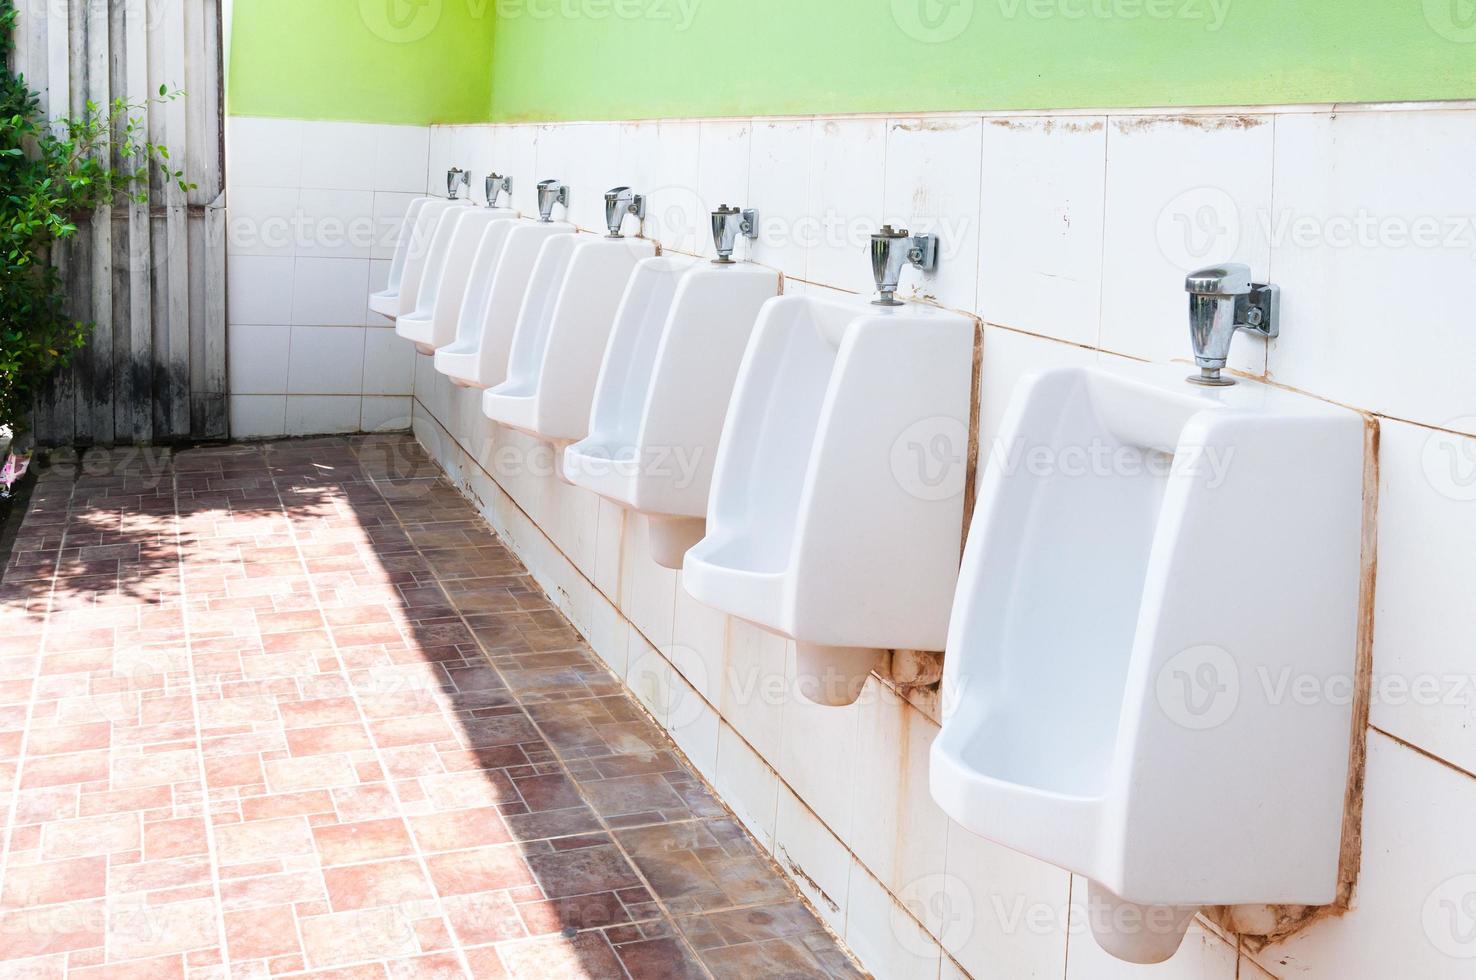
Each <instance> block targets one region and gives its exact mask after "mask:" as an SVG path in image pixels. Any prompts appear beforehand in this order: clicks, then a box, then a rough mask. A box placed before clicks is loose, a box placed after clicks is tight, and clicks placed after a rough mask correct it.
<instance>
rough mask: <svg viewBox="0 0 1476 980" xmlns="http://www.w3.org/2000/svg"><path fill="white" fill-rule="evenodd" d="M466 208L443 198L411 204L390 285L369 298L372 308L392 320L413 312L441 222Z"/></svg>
mask: <svg viewBox="0 0 1476 980" xmlns="http://www.w3.org/2000/svg"><path fill="white" fill-rule="evenodd" d="M416 205H419V207H418V208H417V207H416ZM465 206H466V202H465V201H451V200H447V199H446V198H440V197H423V198H417V199H416V200H414V201H412V202H411V203H410V208H409V210H407V211H406V214H405V222H404V224H402V225H401V226H400V237H399V239H398V240H397V241H396V244H395V255H394V258H393V259H392V260H391V261H390V278H389V282H388V284H387V285H386V286H385V288H384V289H382V290H379V291H378V292H374V293H371V294H370V295H369V309H371V310H373V311H374V312H375V313H378V314H379V315H380V316H385V317H389V318H390V319H391V320H393V319H397V318H398V317H399V316H400V315H401V314H402V313H409V312H410V311H411V310H412V309H414V304H415V298H416V296H417V294H418V293H419V292H420V283H421V280H422V278H423V274H424V272H425V263H426V259H427V258H428V257H429V254H430V247H431V242H432V241H433V240H434V239H435V235H436V230H437V228H439V227H440V223H441V219H442V218H443V217H445V215H446V212H447V211H448V210H449V209H451V208H453V207H465Z"/></svg>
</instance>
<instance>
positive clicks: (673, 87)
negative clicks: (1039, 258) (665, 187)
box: [227, 0, 1476, 123]
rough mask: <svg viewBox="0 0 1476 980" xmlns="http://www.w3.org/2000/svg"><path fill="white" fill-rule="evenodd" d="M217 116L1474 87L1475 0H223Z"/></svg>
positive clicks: (919, 105)
mask: <svg viewBox="0 0 1476 980" xmlns="http://www.w3.org/2000/svg"><path fill="white" fill-rule="evenodd" d="M233 26H234V37H233V49H232V62H231V71H230V80H229V85H228V89H227V100H228V108H229V111H230V112H232V113H234V114H239V115H265V116H288V117H296V118H309V119H354V120H366V121H375V122H402V123H431V122H482V121H486V120H489V119H492V120H497V121H514V120H526V119H540V120H541V119H549V120H558V119H631V118H652V117H661V116H715V115H737V116H745V115H755V114H765V115H768V114H773V115H783V114H806V113H819V112H909V111H923V110H947V109H1029V108H1069V107H1079V106H1100V107H1114V106H1145V105H1148V106H1173V105H1216V104H1250V105H1259V104H1270V103H1295V102H1370V101H1386V100H1387V101H1398V100H1423V99H1464V98H1472V97H1476V4H1473V0H236V2H235V23H234V25H233Z"/></svg>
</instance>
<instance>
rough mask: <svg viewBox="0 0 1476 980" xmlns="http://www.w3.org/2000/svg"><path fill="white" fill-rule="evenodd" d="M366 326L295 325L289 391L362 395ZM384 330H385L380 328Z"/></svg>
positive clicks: (308, 393)
mask: <svg viewBox="0 0 1476 980" xmlns="http://www.w3.org/2000/svg"><path fill="white" fill-rule="evenodd" d="M366 329H367V328H365V327H293V328H292V364H291V370H290V371H289V374H288V379H287V393H288V394H289V395H358V394H361V393H362V392H363V387H364V331H365V330H366ZM380 332H383V331H380Z"/></svg>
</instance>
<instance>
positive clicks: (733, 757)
mask: <svg viewBox="0 0 1476 980" xmlns="http://www.w3.org/2000/svg"><path fill="white" fill-rule="evenodd" d="M723 714H724V717H726V715H727V712H726V711H724V712H723ZM713 785H715V786H716V787H717V791H718V794H719V795H720V796H722V798H723V802H724V803H726V804H727V805H728V807H729V808H730V809H731V810H732V811H733V812H734V813H735V814H736V815H737V816H738V819H739V820H740V821H742V823H743V826H745V827H747V828H748V832H749V833H750V834H753V836H754V837H757V838H758V840H759V843H760V844H762V845H763V846H764V847H765V848H766V849H768V850H771V851H772V850H773V848H774V820H775V818H776V816H777V813H778V811H777V807H778V799H779V796H778V794H779V777H778V776H776V775H775V774H774V770H773V769H771V768H769V765H768V763H766V762H764V760H763V759H762V758H761V757H760V756H759V755H758V753H756V752H754V750H753V749H752V748H750V747H749V746H748V744H747V743H746V742H745V741H744V740H743V738H742V736H740V735H739V734H738V733H737V732H735V731H734V730H733V729H732V728H731V727H729V726H728V725H727V724H721V725H720V726H719V728H718V756H717V778H716V779H715V780H714V781H713Z"/></svg>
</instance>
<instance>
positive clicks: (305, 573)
mask: <svg viewBox="0 0 1476 980" xmlns="http://www.w3.org/2000/svg"><path fill="white" fill-rule="evenodd" d="M0 588H3V591H0V791H3V792H4V795H3V796H0V807H3V810H0V813H3V820H4V840H3V844H4V863H3V866H0V978H10V977H17V976H24V977H51V976H61V975H63V974H68V975H71V976H75V977H141V978H142V977H147V978H150V980H153V978H168V977H179V976H191V977H206V976H210V977H223V976H232V977H257V976H262V977H264V976H272V975H301V974H303V973H311V974H313V975H323V976H326V975H329V974H330V973H331V975H332V976H335V977H355V978H357V977H385V976H389V977H410V976H427V977H430V976H434V977H456V976H464V975H472V976H477V977H503V976H514V977H538V978H548V977H580V976H585V977H623V976H626V975H629V976H632V977H636V978H647V977H650V978H656V977H662V978H665V977H687V976H709V975H711V976H716V977H743V978H748V980H751V978H755V977H776V976H785V977H838V976H856V975H857V972H856V970H855V969H854V967H853V966H852V965H851V963H850V961H849V960H847V958H846V957H845V955H844V954H843V953H842V952H841V950H840V949H839V948H838V947H837V946H836V944H835V943H834V942H833V941H832V940H831V938H830V937H829V935H828V934H827V933H826V932H825V931H824V930H823V929H822V928H821V927H820V926H819V925H818V923H817V921H816V920H815V919H814V917H813V916H812V915H811V914H810V913H809V912H808V911H807V910H806V909H805V907H804V906H803V905H802V904H801V903H799V902H798V901H797V900H796V899H795V897H794V893H793V892H791V890H790V889H789V887H788V885H787V883H786V882H785V881H784V880H783V879H782V878H781V877H780V876H779V875H778V873H777V871H776V870H775V869H774V867H773V865H771V864H770V863H769V862H768V861H767V860H766V859H765V858H764V857H763V855H762V854H761V852H760V851H758V850H757V848H756V846H755V844H754V843H753V842H752V841H751V840H750V839H749V838H748V837H747V836H746V835H745V833H744V832H743V830H742V828H741V827H740V826H739V825H738V824H737V823H735V821H734V820H733V819H732V817H731V815H730V814H729V813H728V812H727V811H726V810H725V809H724V808H723V806H722V805H721V804H719V803H718V802H717V801H716V800H715V799H714V798H713V797H712V796H711V795H709V793H708V791H707V790H706V788H705V787H704V786H703V784H702V783H701V781H700V780H698V779H697V778H696V777H695V776H693V775H692V773H691V772H690V771H688V770H687V769H685V768H684V767H683V765H682V763H681V762H680V761H678V759H677V758H676V757H675V756H674V755H673V752H672V746H671V743H670V742H668V741H667V739H666V738H665V737H664V736H663V735H662V733H661V732H660V731H659V730H658V729H657V728H656V727H655V726H654V725H653V724H652V723H651V722H649V721H648V720H647V719H646V718H645V716H644V715H642V714H641V712H640V711H639V710H637V708H636V707H635V703H634V702H633V701H632V700H631V699H630V698H628V697H627V696H626V695H625V694H624V693H623V691H622V689H621V687H620V685H619V683H618V682H617V681H616V680H615V679H614V678H613V677H611V676H610V675H609V674H607V673H606V672H605V670H604V669H603V667H601V666H600V665H598V664H597V663H596V662H595V661H594V660H593V659H592V658H591V656H590V655H589V653H588V651H587V650H586V648H585V647H584V645H583V644H582V643H581V642H580V639H579V637H578V636H577V635H576V634H575V633H574V631H573V630H572V629H571V628H570V627H569V625H568V624H567V623H566V622H565V621H564V619H563V618H562V617H561V616H560V614H559V613H558V612H557V611H555V610H554V609H553V608H552V607H551V606H550V604H549V603H548V601H547V600H546V599H545V598H544V596H543V595H542V594H541V593H540V592H539V591H538V590H537V588H536V587H535V586H534V585H533V583H532V582H531V580H530V579H529V578H528V577H527V576H526V575H525V573H524V569H523V568H522V567H521V566H520V565H519V563H518V562H517V560H516V559H515V558H513V557H512V555H511V554H509V553H508V552H507V551H506V550H505V549H504V548H503V547H502V546H501V544H499V542H498V541H497V539H496V538H495V537H494V536H493V535H492V533H491V532H490V531H489V530H488V529H487V528H486V526H485V525H484V524H482V523H481V522H480V521H479V520H478V519H477V517H476V514H475V513H474V512H473V510H472V509H471V507H470V506H469V505H468V504H467V503H466V502H465V501H464V500H463V499H462V497H461V496H460V495H459V494H458V493H457V492H455V490H454V489H452V488H451V487H450V486H449V485H447V484H446V483H445V482H444V481H441V480H438V479H437V474H436V472H435V470H434V469H433V467H432V465H431V464H430V463H429V462H428V461H427V460H426V459H425V457H424V455H423V454H422V453H421V452H420V451H419V449H418V448H417V447H416V446H415V445H414V444H413V443H412V442H411V441H409V439H408V438H407V437H403V436H394V437H374V438H364V439H355V440H344V439H332V440H313V441H303V442H287V443H278V444H267V445H255V446H231V447H221V448H209V449H197V450H190V451H185V452H180V453H178V454H170V453H168V452H160V451H152V452H148V453H123V452H117V453H113V454H111V455H109V454H107V453H102V452H90V453H88V454H87V455H86V456H85V457H84V458H83V459H82V461H81V463H80V465H63V466H58V467H56V468H54V469H52V470H50V471H49V472H47V473H46V474H45V476H44V477H43V481H42V483H41V484H40V485H39V486H38V488H37V493H36V496H35V498H34V499H33V500H32V503H31V510H30V512H29V514H28V516H27V518H26V523H25V525H24V527H23V529H22V531H21V534H20V537H19V540H18V542H17V547H16V552H15V554H14V555H13V556H12V560H11V562H10V564H9V566H8V568H7V570H6V574H5V579H4V584H3V587H0ZM315 971H317V972H315Z"/></svg>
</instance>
